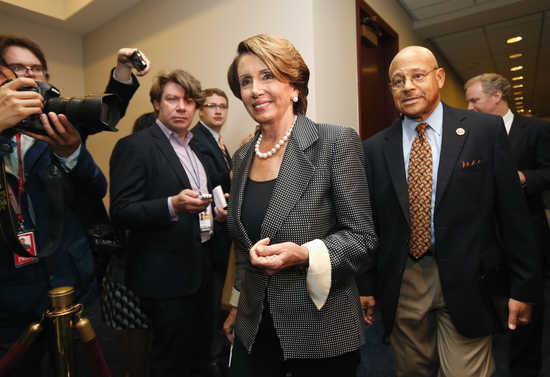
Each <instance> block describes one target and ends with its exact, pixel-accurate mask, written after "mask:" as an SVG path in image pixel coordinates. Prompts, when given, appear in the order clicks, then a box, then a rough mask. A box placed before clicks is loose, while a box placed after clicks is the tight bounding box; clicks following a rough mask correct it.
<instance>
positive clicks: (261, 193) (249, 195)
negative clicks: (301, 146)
mask: <svg viewBox="0 0 550 377" xmlns="http://www.w3.org/2000/svg"><path fill="white" fill-rule="evenodd" d="M276 181H277V179H272V180H271V181H263V182H256V181H253V180H252V179H250V178H248V179H247V180H246V186H245V188H244V200H243V204H242V212H241V221H242V222H243V225H244V229H245V230H246V233H248V236H249V237H250V241H252V243H256V242H258V241H259V240H260V229H261V227H262V222H263V221H264V217H265V212H266V211H267V206H268V205H269V200H270V199H271V193H272V192H273V188H274V187H275V182H276Z"/></svg>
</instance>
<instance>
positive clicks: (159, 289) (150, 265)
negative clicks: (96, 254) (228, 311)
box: [110, 125, 208, 299]
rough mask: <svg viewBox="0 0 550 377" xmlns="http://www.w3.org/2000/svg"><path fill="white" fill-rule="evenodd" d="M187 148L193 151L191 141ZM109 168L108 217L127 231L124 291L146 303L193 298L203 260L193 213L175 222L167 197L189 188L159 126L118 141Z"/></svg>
mask: <svg viewBox="0 0 550 377" xmlns="http://www.w3.org/2000/svg"><path fill="white" fill-rule="evenodd" d="M190 145H191V147H192V148H193V149H194V151H195V152H197V149H196V145H195V143H194V141H193V139H192V140H191V143H190ZM197 155H198V156H199V158H201V156H200V154H198V153H197ZM202 163H203V165H205V162H204V161H203V162H202ZM110 167H111V174H110V177H111V218H112V220H113V222H114V223H115V225H118V226H123V227H126V228H129V229H130V231H131V235H130V239H129V250H130V253H129V258H128V271H127V283H128V285H129V287H130V288H131V289H133V290H134V291H135V292H136V293H137V294H138V295H139V296H142V297H148V298H159V299H160V298H173V297H182V296H186V295H191V294H193V293H195V292H196V291H197V290H198V289H199V287H200V284H201V281H202V278H203V277H202V271H203V267H204V263H205V259H204V258H207V257H208V256H207V255H205V253H204V252H203V251H204V250H203V249H202V248H201V238H200V229H199V220H198V214H196V213H195V214H191V213H181V214H179V215H178V220H177V221H173V220H172V218H171V216H170V213H169V210H168V200H167V199H168V197H169V196H172V195H176V194H178V193H179V192H180V191H181V190H184V189H186V188H189V189H190V188H191V185H190V183H189V179H188V177H187V174H186V173H185V169H184V168H183V166H182V165H181V162H180V160H179V158H178V156H177V155H176V152H175V151H174V149H173V148H172V146H171V145H170V142H169V141H168V139H167V138H166V136H165V135H164V133H163V132H162V130H161V129H160V128H159V126H158V125H154V126H152V127H150V128H147V129H144V130H142V131H140V132H138V133H136V134H133V135H130V136H127V137H125V138H122V139H121V140H119V141H118V143H117V144H116V146H115V148H114V150H113V154H112V156H111V160H110Z"/></svg>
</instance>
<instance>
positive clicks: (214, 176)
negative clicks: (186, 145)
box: [191, 122, 232, 276]
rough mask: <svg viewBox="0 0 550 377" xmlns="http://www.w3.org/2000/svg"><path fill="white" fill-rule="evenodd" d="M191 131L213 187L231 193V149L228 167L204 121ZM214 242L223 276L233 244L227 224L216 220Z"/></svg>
mask: <svg viewBox="0 0 550 377" xmlns="http://www.w3.org/2000/svg"><path fill="white" fill-rule="evenodd" d="M191 132H192V133H193V140H194V142H195V145H196V146H197V150H198V152H199V154H200V155H201V158H202V159H203V161H204V167H205V169H206V174H207V175H208V181H209V183H210V185H211V186H212V187H216V186H218V185H221V186H222V188H223V192H224V193H229V191H230V190H231V179H230V176H229V172H230V169H231V164H232V162H231V157H230V155H229V150H228V149H227V147H225V151H226V153H227V162H228V164H229V168H228V166H227V164H226V162H225V159H224V157H223V152H222V150H221V149H220V147H219V145H218V142H217V141H216V140H215V139H214V137H213V136H212V133H211V132H210V131H208V129H207V128H206V127H205V126H204V125H203V124H202V123H200V122H199V123H197V124H196V125H195V127H193V129H192V130H191ZM212 242H213V249H214V250H213V253H212V258H213V262H214V265H215V269H216V271H219V272H220V274H222V276H225V272H226V271H227V263H228V260H229V248H230V246H231V238H230V237H229V235H228V234H227V229H226V224H220V223H218V222H216V221H214V238H213V240H212Z"/></svg>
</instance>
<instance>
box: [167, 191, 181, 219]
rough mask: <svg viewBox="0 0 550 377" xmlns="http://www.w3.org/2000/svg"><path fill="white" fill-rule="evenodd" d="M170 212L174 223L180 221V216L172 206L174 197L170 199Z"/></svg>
mask: <svg viewBox="0 0 550 377" xmlns="http://www.w3.org/2000/svg"><path fill="white" fill-rule="evenodd" d="M168 212H169V213H170V219H171V220H172V221H178V220H179V216H178V214H177V213H176V211H175V210H174V207H173V206H172V197H171V196H169V197H168Z"/></svg>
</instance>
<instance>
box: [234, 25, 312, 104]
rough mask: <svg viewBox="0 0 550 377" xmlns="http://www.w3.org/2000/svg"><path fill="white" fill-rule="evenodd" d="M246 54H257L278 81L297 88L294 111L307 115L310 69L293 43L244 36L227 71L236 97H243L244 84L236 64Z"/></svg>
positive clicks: (281, 39) (262, 35)
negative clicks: (241, 81)
mask: <svg viewBox="0 0 550 377" xmlns="http://www.w3.org/2000/svg"><path fill="white" fill-rule="evenodd" d="M244 54H253V55H256V56H257V57H258V58H260V60H261V61H262V62H264V64H265V65H266V66H267V67H268V68H269V70H270V71H271V73H273V75H274V76H275V77H276V78H277V79H278V80H279V81H285V82H288V83H289V84H290V86H292V87H293V88H294V89H297V90H298V101H297V102H295V103H294V104H293V110H294V114H305V113H306V110H307V95H308V93H309V89H308V87H307V84H308V81H309V68H308V67H307V65H306V63H305V62H304V59H303V58H302V56H301V55H300V53H299V52H298V50H296V48H295V47H294V45H293V44H292V43H290V42H289V41H288V40H287V39H284V38H279V37H274V36H272V35H267V34H258V35H255V36H253V37H250V38H248V39H245V40H244V41H242V42H241V43H239V46H238V47H237V56H236V57H235V59H233V62H232V63H231V65H230V66H229V70H228V71H227V81H228V82H229V87H230V88H231V91H232V92H233V94H234V95H235V97H237V98H239V99H240V100H242V98H241V86H240V83H239V74H238V72H237V67H238V65H239V60H240V58H241V56H242V55H244Z"/></svg>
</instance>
